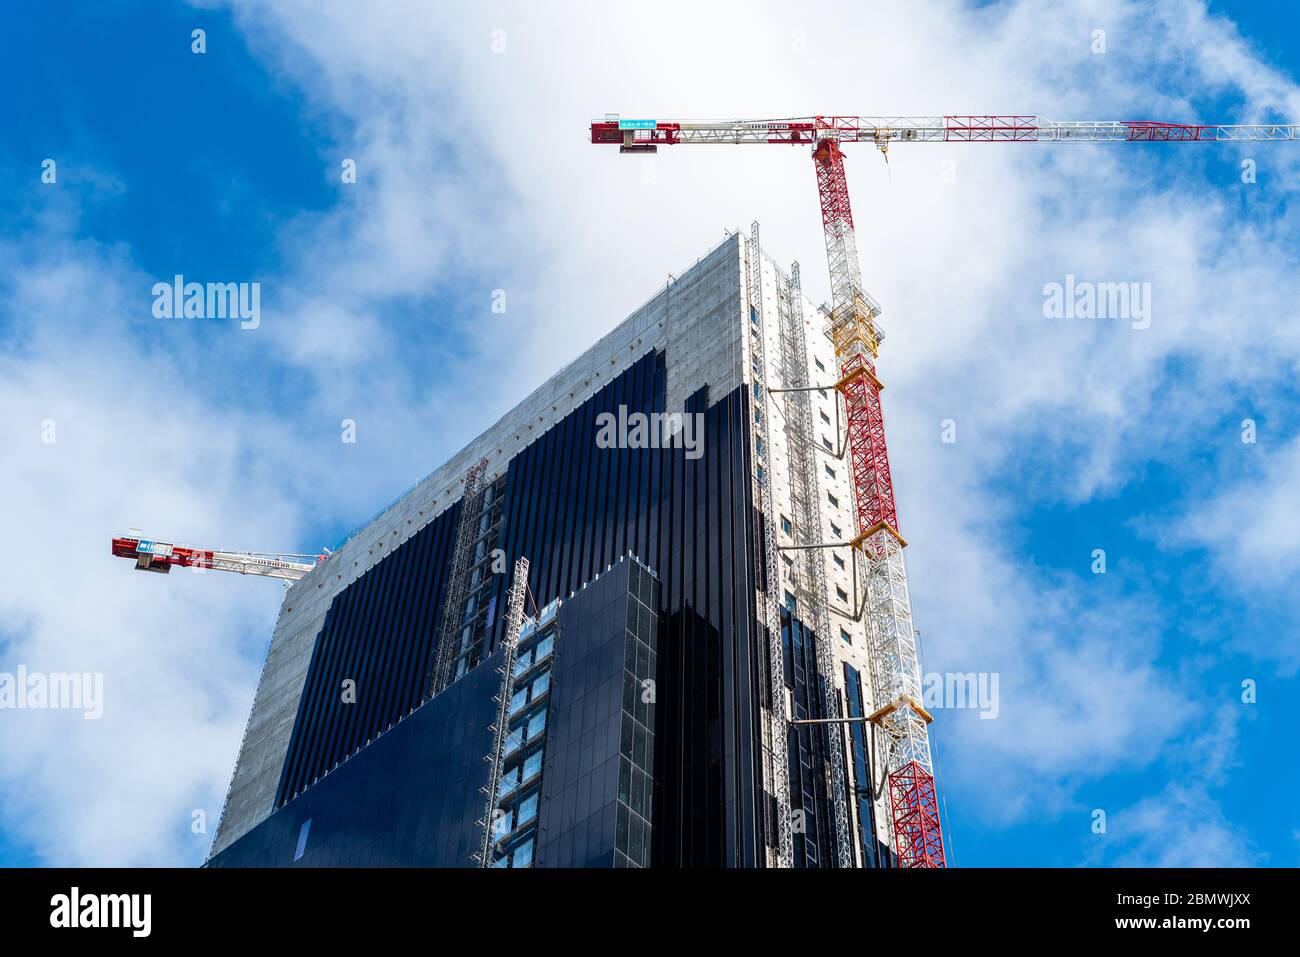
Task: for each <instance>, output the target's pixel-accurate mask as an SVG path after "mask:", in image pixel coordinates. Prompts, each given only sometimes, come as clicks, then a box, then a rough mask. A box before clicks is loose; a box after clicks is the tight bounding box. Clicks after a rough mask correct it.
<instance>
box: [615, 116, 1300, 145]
mask: <svg viewBox="0 0 1300 957" xmlns="http://www.w3.org/2000/svg"><path fill="white" fill-rule="evenodd" d="M824 139H832V140H836V141H838V142H840V143H875V144H877V145H880V146H887V145H888V144H891V143H1152V142H1158V143H1188V142H1202V143H1204V142H1210V143H1217V142H1224V141H1231V142H1237V141H1253V140H1294V139H1300V126H1297V125H1289V124H1277V123H1256V124H1238V125H1229V124H1220V123H1213V124H1207V123H1164V122H1158V121H1155V120H1088V121H1082V122H1080V121H1060V120H1048V119H1044V118H1043V117H1041V116H1011V115H1006V116H803V117H793V118H790V119H776V120H671V121H664V120H625V119H618V118H617V117H608V118H606V119H605V120H600V121H596V122H593V123H592V124H591V141H592V142H593V143H611V144H617V145H619V146H621V147H623V148H625V149H626V150H628V151H629V152H652V151H653V150H654V149H655V148H657V147H659V146H675V145H677V144H681V143H730V144H736V143H770V144H777V145H784V146H812V145H814V144H815V143H817V142H819V141H820V140H824Z"/></svg>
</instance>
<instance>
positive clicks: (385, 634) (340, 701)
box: [275, 503, 460, 807]
mask: <svg viewBox="0 0 1300 957" xmlns="http://www.w3.org/2000/svg"><path fill="white" fill-rule="evenodd" d="M459 514H460V506H459V503H458V504H457V505H456V506H455V507H453V508H450V509H448V510H447V511H445V512H443V513H442V514H441V515H439V516H438V517H437V518H436V519H434V520H433V521H432V522H430V523H429V524H428V525H426V526H425V527H424V528H423V529H421V530H420V531H419V532H417V533H416V534H415V535H413V536H412V537H411V538H410V539H409V540H408V541H406V542H405V543H404V544H402V545H401V546H399V547H398V548H396V549H394V550H393V551H392V552H391V553H390V554H389V555H388V556H387V557H385V558H384V559H383V560H382V561H380V562H378V563H377V564H375V565H374V566H373V567H371V568H370V569H369V570H368V571H367V572H366V573H365V574H364V575H362V576H361V577H360V578H358V579H357V580H356V581H355V582H353V583H352V584H351V585H349V586H348V587H347V588H345V589H344V590H343V591H341V592H339V594H338V595H337V596H336V597H335V598H334V601H333V602H332V603H331V604H330V607H329V611H328V612H326V615H325V624H324V627H323V628H322V629H321V633H320V636H319V638H318V639H317V641H316V645H315V648H314V650H313V651H312V660H311V664H310V666H309V667H308V670H307V681H306V684H305V686H304V688H303V694H302V698H301V699H300V700H299V703H298V715H297V718H296V720H295V723H294V730H293V736H292V737H291V738H290V741H289V749H288V754H287V755H286V758H285V763H284V766H283V768H282V770H281V774H280V784H279V787H278V788H277V791H276V798H275V806H276V807H280V806H281V805H283V804H284V803H285V802H286V801H288V800H289V799H290V798H292V797H293V796H294V795H295V794H298V793H299V792H301V791H302V790H303V789H304V788H306V787H308V786H310V785H311V783H312V781H314V780H316V779H317V778H319V777H320V776H321V775H323V774H325V772H327V771H328V770H330V769H331V768H333V767H334V766H335V765H336V764H337V763H338V762H340V761H342V760H344V759H345V758H347V757H348V756H349V755H351V754H353V753H354V752H355V751H356V750H357V749H358V748H361V747H364V746H365V744H366V742H367V741H370V740H371V739H372V738H374V737H375V736H376V735H378V734H380V733H381V732H383V731H384V730H386V729H387V728H389V727H390V726H392V724H393V723H394V722H397V721H400V720H401V719H402V718H403V717H405V716H406V715H407V714H409V713H410V711H411V709H412V708H415V707H418V706H419V705H420V703H421V702H422V701H424V699H425V696H426V694H427V692H428V675H429V671H430V668H431V667H432V663H433V655H434V648H435V645H436V641H437V631H438V625H439V622H440V621H441V612H442V600H443V593H444V591H445V589H446V584H447V583H446V577H447V567H448V564H449V562H450V560H451V550H452V547H453V546H454V544H455V541H454V539H455V534H456V522H457V519H458V517H459ZM345 682H352V683H353V685H352V688H353V694H352V695H351V696H350V700H349V697H345Z"/></svg>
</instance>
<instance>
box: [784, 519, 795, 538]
mask: <svg viewBox="0 0 1300 957" xmlns="http://www.w3.org/2000/svg"><path fill="white" fill-rule="evenodd" d="M781 531H783V532H785V533H786V534H787V535H790V534H792V533H793V531H794V529H793V527H792V526H791V525H790V520H789V519H788V518H786V517H785V516H784V515H782V516H781Z"/></svg>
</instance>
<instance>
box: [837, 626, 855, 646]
mask: <svg viewBox="0 0 1300 957" xmlns="http://www.w3.org/2000/svg"><path fill="white" fill-rule="evenodd" d="M840 637H841V638H842V639H844V640H845V641H847V642H848V643H849V644H853V636H852V635H850V634H849V633H848V632H847V631H845V630H844V629H843V628H841V629H840Z"/></svg>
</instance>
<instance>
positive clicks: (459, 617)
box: [429, 459, 488, 697]
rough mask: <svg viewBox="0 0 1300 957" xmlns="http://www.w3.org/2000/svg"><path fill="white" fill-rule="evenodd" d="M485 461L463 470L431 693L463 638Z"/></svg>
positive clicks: (444, 682)
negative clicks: (466, 595)
mask: <svg viewBox="0 0 1300 957" xmlns="http://www.w3.org/2000/svg"><path fill="white" fill-rule="evenodd" d="M487 465H488V461H487V459H482V460H480V461H478V462H476V463H475V464H474V465H471V466H470V468H469V471H467V472H466V473H465V491H464V494H463V495H462V496H461V500H460V518H459V520H458V521H457V523H456V545H455V549H454V550H453V552H452V560H451V573H450V575H449V576H448V578H447V592H446V597H445V599H444V600H443V606H442V629H441V631H440V632H439V634H438V648H437V651H436V652H435V657H434V666H433V673H432V674H431V675H430V678H429V696H430V697H432V696H433V695H436V694H437V693H438V692H440V691H442V690H443V689H444V688H446V687H447V686H448V685H449V684H451V683H452V681H454V680H455V663H456V659H457V658H458V657H459V655H460V652H461V651H462V646H463V645H464V644H465V642H466V635H465V631H466V628H465V591H466V585H467V584H468V580H469V567H470V563H471V561H472V559H473V557H474V543H475V541H476V540H477V538H478V534H477V531H478V526H479V518H480V516H481V515H482V513H483V490H482V489H481V488H480V487H479V485H480V482H481V481H482V478H483V473H484V472H485V471H486V470H487Z"/></svg>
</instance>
